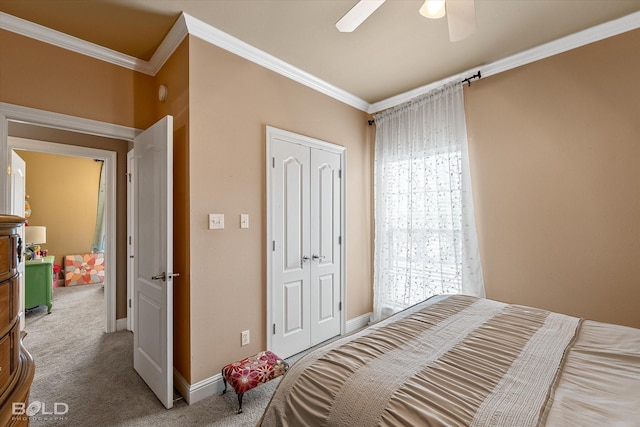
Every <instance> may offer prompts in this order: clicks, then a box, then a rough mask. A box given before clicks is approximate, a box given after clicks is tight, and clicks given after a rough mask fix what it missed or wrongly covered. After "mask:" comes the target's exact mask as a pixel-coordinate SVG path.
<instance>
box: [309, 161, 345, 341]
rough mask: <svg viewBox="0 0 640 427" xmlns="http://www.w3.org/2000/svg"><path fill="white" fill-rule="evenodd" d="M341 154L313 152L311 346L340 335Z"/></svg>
mask: <svg viewBox="0 0 640 427" xmlns="http://www.w3.org/2000/svg"><path fill="white" fill-rule="evenodd" d="M340 188H341V186H340V155H339V154H337V153H330V152H327V151H323V150H318V149H311V269H310V270H311V271H310V273H311V345H316V344H318V343H321V342H322V341H325V340H328V339H329V338H332V337H334V336H336V335H338V334H339V333H340V308H341V307H340V289H341V283H340V282H341V274H340V273H341V271H340V267H341V256H340V241H339V239H340V203H341V200H340V199H341V195H340Z"/></svg>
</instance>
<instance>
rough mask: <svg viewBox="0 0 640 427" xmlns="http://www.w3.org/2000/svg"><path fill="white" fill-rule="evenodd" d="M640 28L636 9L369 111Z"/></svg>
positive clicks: (373, 105)
mask: <svg viewBox="0 0 640 427" xmlns="http://www.w3.org/2000/svg"><path fill="white" fill-rule="evenodd" d="M637 28H640V12H635V13H632V14H630V15H627V16H623V17H622V18H618V19H615V20H613V21H609V22H605V23H603V24H599V25H596V26H595V27H591V28H588V29H586V30H582V31H579V32H577V33H574V34H571V35H569V36H566V37H562V38H560V39H557V40H554V41H552V42H549V43H545V44H542V45H540V46H536V47H534V48H531V49H528V50H525V51H523V52H520V53H516V54H515V55H511V56H508V57H506V58H503V59H500V60H498V61H495V62H492V63H490V64H487V65H482V66H478V67H473V68H471V69H470V70H467V71H465V72H463V73H460V74H458V75H456V76H453V77H447V78H446V79H442V80H439V81H437V82H433V83H429V84H428V85H425V86H421V87H418V88H416V89H413V90H410V91H408V92H404V93H401V94H398V95H396V96H393V97H391V98H387V99H385V100H382V101H380V102H376V103H374V104H371V105H370V106H369V109H368V110H367V112H368V113H369V114H374V113H378V112H380V111H383V110H386V109H388V108H392V107H395V106H396V105H400V104H402V103H404V102H408V101H410V100H411V99H412V98H415V97H416V96H419V95H423V94H425V93H428V92H429V91H431V90H433V89H436V88H438V87H440V86H443V85H445V84H447V83H449V82H451V81H452V80H453V79H456V78H462V77H461V76H465V75H467V74H468V73H471V72H473V73H475V72H477V71H478V70H480V72H481V73H482V77H483V78H484V77H489V76H493V75H495V74H499V73H502V72H504V71H509V70H512V69H514V68H517V67H521V66H523V65H526V64H530V63H532V62H535V61H540V60H541V59H545V58H549V57H551V56H554V55H557V54H559V53H563V52H566V51H569V50H572V49H576V48H578V47H581V46H585V45H587V44H590V43H594V42H597V41H600V40H604V39H606V38H609V37H613V36H617V35H618V34H622V33H625V32H627V31H632V30H635V29H637Z"/></svg>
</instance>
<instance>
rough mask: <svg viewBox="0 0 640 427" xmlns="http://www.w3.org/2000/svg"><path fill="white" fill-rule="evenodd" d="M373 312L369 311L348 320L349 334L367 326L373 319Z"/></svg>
mask: <svg viewBox="0 0 640 427" xmlns="http://www.w3.org/2000/svg"><path fill="white" fill-rule="evenodd" d="M372 314H373V313H371V312H369V313H365V314H363V315H361V316H358V317H354V318H353V319H351V320H347V331H346V332H347V334H350V333H351V332H353V331H357V330H358V329H360V328H364V327H365V326H367V325H368V324H369V321H370V320H371V315H372Z"/></svg>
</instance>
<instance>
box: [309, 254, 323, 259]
mask: <svg viewBox="0 0 640 427" xmlns="http://www.w3.org/2000/svg"><path fill="white" fill-rule="evenodd" d="M311 259H313V260H318V259H324V255H316V254H313V255H311Z"/></svg>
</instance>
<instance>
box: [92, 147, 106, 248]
mask: <svg viewBox="0 0 640 427" xmlns="http://www.w3.org/2000/svg"><path fill="white" fill-rule="evenodd" d="M96 162H100V183H99V184H98V204H97V207H96V228H95V231H94V233H93V243H92V244H91V252H93V253H96V252H104V236H105V233H104V232H105V230H104V228H105V224H104V196H105V193H104V192H105V188H106V176H105V167H104V161H103V160H96Z"/></svg>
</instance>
